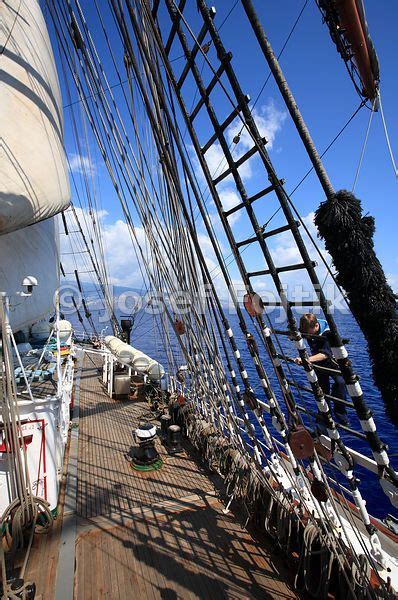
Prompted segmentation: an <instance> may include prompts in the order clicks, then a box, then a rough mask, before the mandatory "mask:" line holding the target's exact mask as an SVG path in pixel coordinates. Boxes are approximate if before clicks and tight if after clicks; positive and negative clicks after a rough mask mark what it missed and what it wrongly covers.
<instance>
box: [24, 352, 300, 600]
mask: <svg viewBox="0 0 398 600" xmlns="http://www.w3.org/2000/svg"><path fill="white" fill-rule="evenodd" d="M98 368H99V362H98V358H97V357H95V356H94V357H92V356H91V355H89V354H85V357H84V362H83V365H82V371H81V374H80V415H79V425H78V444H76V449H77V450H76V451H75V450H74V445H73V443H72V444H71V451H70V458H69V462H70V463H71V462H72V463H73V454H74V452H76V454H77V456H76V458H77V459H78V462H77V493H76V496H75V498H74V499H73V498H72V502H73V500H74V501H75V504H76V515H75V517H74V518H75V529H74V528H73V524H72V525H71V522H70V520H68V519H70V516H71V512H72V511H71V510H70V508H71V507H70V506H68V497H67V499H66V503H65V514H66V517H64V524H63V531H62V533H61V532H60V529H61V528H60V522H59V521H60V519H58V523H57V525H56V527H55V530H54V532H53V533H52V534H50V537H49V539H45V538H44V536H42V537H41V538H40V537H39V538H38V539H36V540H35V542H34V547H33V550H32V555H31V559H30V562H29V566H28V572H27V574H26V579H29V580H33V581H35V582H36V585H37V596H36V598H42V599H49V600H50V599H52V598H57V600H59V599H60V598H61V596H62V597H64V598H66V597H68V595H67V590H68V589H73V591H74V598H76V599H78V600H83V599H84V600H86V599H87V600H88V599H91V598H98V597H101V598H115V599H118V598H120V599H122V598H123V599H126V598H129V597H133V596H134V597H135V596H141V597H142V598H170V599H176V598H184V599H185V598H257V597H258V598H260V597H261V598H296V597H297V596H296V594H295V593H294V592H293V591H292V589H291V587H290V586H289V585H288V584H287V583H286V581H287V577H288V576H287V570H286V569H285V567H284V565H283V564H280V562H281V561H280V559H279V557H276V560H275V558H274V557H273V555H272V549H271V548H270V547H268V546H267V544H266V542H264V540H262V541H261V542H260V541H259V540H257V539H255V538H254V537H253V536H252V535H251V534H250V533H249V532H248V531H246V530H245V529H244V528H243V527H242V526H241V524H240V523H239V519H237V518H236V517H235V516H234V515H233V514H228V515H226V514H224V513H223V510H222V508H223V506H222V504H221V503H220V502H219V500H218V499H217V495H216V493H215V490H214V484H215V483H217V482H216V481H215V477H214V475H212V474H211V473H209V472H207V471H206V470H205V469H204V468H203V467H202V466H201V465H200V463H199V461H198V460H196V459H195V457H194V456H193V454H192V453H191V451H190V448H189V447H188V446H186V451H184V453H182V454H179V455H177V456H173V457H171V456H169V455H167V453H166V452H165V450H164V449H163V447H162V446H161V445H160V443H159V448H158V449H159V451H160V452H161V454H162V458H163V459H164V466H163V467H162V469H161V470H159V471H155V472H151V473H145V474H137V473H135V472H134V471H133V470H132V469H131V467H130V464H129V462H128V460H127V458H126V454H127V453H128V451H129V448H130V446H131V444H132V435H131V432H132V430H133V429H134V428H135V427H136V426H137V425H138V423H139V421H140V420H142V419H143V420H145V419H146V418H147V417H148V416H150V415H149V413H148V405H147V404H145V403H143V402H130V401H129V402H126V401H117V400H114V399H110V398H109V397H107V395H106V393H105V391H104V389H103V387H102V384H101V381H100V378H99V370H98ZM72 433H73V429H72ZM67 496H68V494H67ZM60 508H61V511H60V512H61V513H62V507H60ZM60 518H61V517H60ZM68 527H69V528H70V529H71V531H72V532H74V531H75V533H73V536H72V538H73V539H72V543H71V542H70V541H69V542H68ZM69 534H70V531H69ZM69 539H70V535H69ZM68 545H69V549H68ZM59 548H61V552H60V558H59V560H58V552H59ZM68 552H69V553H71V554H73V556H72V557H69V559H73V562H71V564H72V565H73V564H75V565H76V568H75V572H74V573H73V568H72V569H71V571H72V572H68V570H67V569H66V568H65V564H64V565H63V564H62V561H63V560H64V557H65V556H66V554H65V553H68ZM67 558H68V557H67ZM57 561H58V567H57V568H55V565H56V564H57ZM43 564H46V565H49V566H50V567H51V568H50V569H47V568H46V569H43ZM57 571H58V573H57ZM71 586H73V587H71ZM56 590H57V591H56ZM69 597H70V596H69Z"/></svg>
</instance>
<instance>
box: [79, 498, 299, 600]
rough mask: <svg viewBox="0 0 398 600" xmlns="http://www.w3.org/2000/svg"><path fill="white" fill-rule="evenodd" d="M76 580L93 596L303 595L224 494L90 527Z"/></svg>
mask: <svg viewBox="0 0 398 600" xmlns="http://www.w3.org/2000/svg"><path fill="white" fill-rule="evenodd" d="M100 539H102V542H100V541H99V540H100ZM237 540H239V542H238V543H237ZM89 556H91V557H92V558H93V557H94V556H95V559H94V560H95V564H96V573H97V581H96V586H95V588H94V589H88V588H90V582H89V581H88V580H87V579H86V580H84V579H83V577H82V571H81V566H80V565H83V564H85V560H86V559H87V557H89ZM100 573H114V574H115V577H117V580H118V586H117V587H116V585H115V577H108V578H103V579H99V578H98V577H100ZM284 575H285V574H284ZM76 581H77V588H76V598H83V597H84V598H87V600H91V599H94V598H96V597H98V595H100V597H102V598H128V597H139V596H141V597H142V598H145V599H146V598H148V599H151V600H155V599H156V600H157V599H160V598H170V599H172V598H183V599H184V600H185V599H190V598H191V599H197V598H229V599H239V598H286V599H287V598H296V597H297V596H296V595H295V593H294V592H292V591H291V590H290V589H289V587H288V586H287V585H286V584H285V583H284V581H283V578H282V577H281V575H280V573H279V570H278V569H277V568H276V567H275V565H274V564H273V560H272V555H271V552H270V550H269V549H267V548H265V547H264V546H263V545H260V543H259V542H256V541H255V540H254V539H253V538H252V537H251V535H250V534H249V533H248V532H247V531H245V530H243V529H242V528H241V526H240V524H239V523H238V522H237V521H236V520H235V517H233V516H227V515H224V514H223V512H222V507H221V505H220V504H219V503H218V502H217V503H215V504H214V503H213V504H211V505H209V506H205V507H199V508H198V507H194V506H193V507H192V508H191V509H187V510H184V511H182V512H178V513H169V514H168V515H163V514H162V515H158V514H156V513H155V512H153V513H152V515H151V516H150V517H149V516H148V515H146V516H145V517H140V516H139V515H135V516H134V518H132V519H131V521H130V522H129V526H128V527H126V526H125V527H122V526H116V527H115V526H113V527H112V526H111V527H108V528H105V527H101V528H98V527H95V528H92V529H91V530H88V531H86V532H84V533H83V534H82V535H81V536H80V538H79V540H78V544H77V572H76ZM83 594H84V595H83Z"/></svg>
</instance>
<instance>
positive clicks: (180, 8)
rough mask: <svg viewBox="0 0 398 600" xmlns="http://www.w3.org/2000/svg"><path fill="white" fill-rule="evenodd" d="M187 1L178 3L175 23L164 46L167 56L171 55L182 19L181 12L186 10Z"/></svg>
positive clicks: (181, 0) (182, 0) (183, 0)
mask: <svg viewBox="0 0 398 600" xmlns="http://www.w3.org/2000/svg"><path fill="white" fill-rule="evenodd" d="M185 2H186V0H180V3H179V5H178V10H176V11H175V15H176V16H175V18H173V25H172V27H171V30H170V34H169V37H168V38H167V42H166V45H165V47H164V49H165V52H166V54H167V56H168V55H169V52H170V48H171V45H172V43H173V40H174V37H175V34H176V32H177V28H178V22H179V21H180V19H181V16H180V13H182V12H183V10H184V7H185Z"/></svg>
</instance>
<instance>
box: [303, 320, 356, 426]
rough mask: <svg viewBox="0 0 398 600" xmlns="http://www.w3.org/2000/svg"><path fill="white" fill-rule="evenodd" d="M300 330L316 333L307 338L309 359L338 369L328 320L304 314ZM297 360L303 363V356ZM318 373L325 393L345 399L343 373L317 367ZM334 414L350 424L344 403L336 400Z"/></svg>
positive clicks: (314, 362) (341, 420) (338, 418)
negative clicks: (329, 336)
mask: <svg viewBox="0 0 398 600" xmlns="http://www.w3.org/2000/svg"><path fill="white" fill-rule="evenodd" d="M300 331H301V333H306V334H310V335H314V337H308V338H307V342H308V345H309V347H310V348H311V352H312V355H311V356H310V357H309V361H310V362H311V363H313V364H314V365H319V366H321V367H327V368H328V369H338V364H337V363H336V361H335V360H334V358H333V354H332V350H331V348H330V344H329V340H328V337H327V334H328V333H329V331H330V330H329V326H328V324H327V321H325V320H324V319H317V317H316V316H315V315H314V314H312V313H306V314H305V315H302V317H301V319H300ZM295 362H296V363H297V364H301V358H296V359H295ZM316 374H317V377H318V381H319V385H320V386H321V388H322V390H323V393H324V394H330V395H332V396H334V397H335V398H341V399H342V400H345V397H346V388H345V383H344V379H343V378H342V376H341V375H339V374H338V373H331V372H329V371H324V370H323V369H317V370H316ZM330 378H332V379H333V384H332V390H330ZM326 401H327V402H328V404H329V405H330V401H329V399H328V398H326ZM334 415H335V417H336V419H337V420H338V421H339V422H340V423H342V424H343V425H347V424H348V417H347V411H346V408H345V406H344V404H342V403H340V402H334Z"/></svg>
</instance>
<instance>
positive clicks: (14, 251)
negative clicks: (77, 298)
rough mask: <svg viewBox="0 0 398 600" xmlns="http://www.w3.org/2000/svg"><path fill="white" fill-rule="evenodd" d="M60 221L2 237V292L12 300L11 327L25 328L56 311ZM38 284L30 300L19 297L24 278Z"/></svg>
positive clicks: (0, 276)
mask: <svg viewBox="0 0 398 600" xmlns="http://www.w3.org/2000/svg"><path fill="white" fill-rule="evenodd" d="M57 227H58V226H57V221H56V218H55V217H53V218H51V219H47V220H46V221H43V222H41V223H36V224H35V225H32V226H31V227H26V228H25V229H23V230H22V231H14V232H11V233H7V234H6V235H2V236H0V256H1V260H0V292H5V293H6V294H7V296H8V297H9V299H10V324H11V327H12V329H13V330H14V331H17V330H19V329H24V328H25V327H28V326H29V325H31V324H32V323H34V322H35V321H38V320H39V319H41V318H43V317H46V316H47V315H48V313H49V312H53V311H54V306H53V298H54V292H55V290H56V289H57V288H58V285H59V247H58V239H59V236H58V230H57ZM28 276H33V277H35V278H36V279H37V282H38V285H37V286H36V287H35V288H34V289H33V293H32V295H31V296H30V297H28V298H26V297H24V296H21V295H20V292H23V291H24V290H23V288H22V286H21V283H22V280H23V279H24V277H28Z"/></svg>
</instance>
